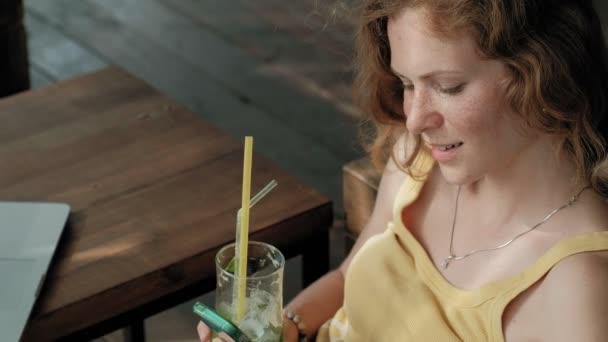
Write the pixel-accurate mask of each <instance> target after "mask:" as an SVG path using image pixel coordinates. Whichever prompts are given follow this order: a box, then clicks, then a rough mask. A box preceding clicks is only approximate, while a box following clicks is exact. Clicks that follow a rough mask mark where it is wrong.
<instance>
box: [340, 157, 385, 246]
mask: <svg viewBox="0 0 608 342" xmlns="http://www.w3.org/2000/svg"><path fill="white" fill-rule="evenodd" d="M380 176H381V174H380V172H379V171H378V170H376V168H375V167H374V165H373V164H372V162H371V160H370V158H369V157H364V158H361V159H357V160H353V161H351V162H349V163H348V164H346V165H344V167H343V168H342V182H343V184H342V186H343V187H342V189H343V199H344V212H345V213H346V247H347V250H349V249H350V248H351V247H352V244H353V243H354V241H355V240H356V239H357V237H358V236H359V234H360V233H361V231H362V230H363V227H364V226H365V224H366V223H367V220H369V217H370V215H371V213H372V210H373V208H374V202H375V201H376V194H377V193H378V185H379V183H380Z"/></svg>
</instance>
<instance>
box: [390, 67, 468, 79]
mask: <svg viewBox="0 0 608 342" xmlns="http://www.w3.org/2000/svg"><path fill="white" fill-rule="evenodd" d="M391 72H392V73H393V74H395V76H397V77H399V78H402V79H409V78H407V77H405V76H403V75H402V74H400V73H399V72H398V71H397V70H395V69H394V68H393V67H392V66H391ZM450 74H451V75H461V74H463V72H462V71H457V70H433V71H431V72H427V73H426V74H424V75H421V76H420V77H419V78H420V79H429V78H432V77H434V76H437V75H450Z"/></svg>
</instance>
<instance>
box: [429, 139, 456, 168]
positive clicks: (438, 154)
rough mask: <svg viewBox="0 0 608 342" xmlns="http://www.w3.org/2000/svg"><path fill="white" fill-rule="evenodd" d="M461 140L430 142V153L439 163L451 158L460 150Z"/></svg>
mask: <svg viewBox="0 0 608 342" xmlns="http://www.w3.org/2000/svg"><path fill="white" fill-rule="evenodd" d="M462 145H463V143H462V142H458V143H452V144H441V145H440V144H431V155H432V156H433V159H435V160H436V161H438V162H440V163H446V162H448V161H450V160H453V159H454V158H455V157H456V155H457V154H458V152H460V150H462Z"/></svg>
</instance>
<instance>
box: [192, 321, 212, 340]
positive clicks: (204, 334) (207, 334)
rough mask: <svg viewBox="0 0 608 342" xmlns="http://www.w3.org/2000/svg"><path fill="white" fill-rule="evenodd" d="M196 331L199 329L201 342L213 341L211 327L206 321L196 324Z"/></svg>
mask: <svg viewBox="0 0 608 342" xmlns="http://www.w3.org/2000/svg"><path fill="white" fill-rule="evenodd" d="M196 331H198V338H200V340H201V342H209V341H211V329H209V327H208V326H207V325H205V323H203V322H198V325H197V326H196Z"/></svg>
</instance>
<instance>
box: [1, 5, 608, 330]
mask: <svg viewBox="0 0 608 342" xmlns="http://www.w3.org/2000/svg"><path fill="white" fill-rule="evenodd" d="M2 1H7V2H13V0H2ZM595 2H596V6H597V7H598V9H599V12H600V16H601V17H602V18H603V19H604V18H606V16H607V15H608V1H605V0H596V1H595ZM357 3H358V1H356V0H340V1H335V0H78V1H76V0H24V1H23V4H24V8H25V12H24V20H25V27H26V30H27V33H28V36H27V46H28V49H29V72H30V78H31V82H32V88H40V87H44V86H47V85H49V84H53V83H56V82H59V81H63V80H66V79H70V78H74V77H77V76H80V75H83V74H85V73H89V72H93V71H96V70H99V69H102V68H104V67H106V66H109V65H118V66H120V67H122V68H124V69H125V70H127V71H128V72H130V73H131V74H133V75H135V76H136V77H138V78H140V79H142V80H144V81H146V82H148V83H149V84H151V85H152V86H153V87H155V88H157V89H158V90H159V91H161V92H162V93H164V94H166V95H168V96H170V97H172V98H173V99H175V100H176V101H177V102H179V103H180V104H182V105H183V106H185V107H187V108H188V109H190V110H191V111H193V112H194V113H197V114H198V115H200V116H201V117H202V118H204V119H205V120H206V121H208V122H210V123H211V124H213V125H215V126H217V127H219V128H221V129H223V130H224V131H226V132H227V133H229V134H231V135H233V136H235V137H238V138H240V137H242V136H244V135H252V136H254V137H255V152H256V153H259V154H261V155H263V156H266V157H267V158H269V159H271V160H273V161H274V162H275V163H276V164H278V165H279V166H281V167H283V168H284V169H286V170H287V171H288V172H290V173H291V174H293V175H295V176H297V177H299V178H300V179H301V180H303V181H304V182H306V183H308V184H309V185H312V186H314V187H316V188H317V189H319V190H321V191H322V192H323V193H325V194H326V195H327V196H328V197H330V198H331V199H332V200H333V202H334V211H335V222H334V226H333V228H332V234H331V238H332V242H331V260H332V265H331V266H332V267H336V266H337V265H338V264H339V262H340V261H341V259H342V258H343V255H344V244H343V234H344V211H343V208H342V188H341V183H342V170H341V168H342V166H343V165H344V164H345V163H347V162H349V161H351V160H353V159H357V158H359V157H361V156H363V154H364V153H363V151H362V150H361V148H360V147H359V145H358V142H357V130H356V128H357V127H356V120H355V119H356V118H357V116H358V112H357V110H356V108H354V107H353V105H352V98H351V88H350V86H351V82H352V55H353V38H354V27H355V22H354V18H353V17H352V16H351V15H352V11H353V6H354V5H355V4H357ZM604 22H605V20H604ZM279 186H280V185H279ZM299 270H300V260H299V259H298V258H295V259H292V260H290V261H289V262H288V264H287V267H286V276H285V278H286V283H285V297H286V298H285V300H286V301H288V300H289V299H290V298H292V297H293V296H294V295H295V294H296V293H297V292H298V291H300V285H299V284H300V278H299ZM201 300H203V301H205V302H207V303H212V302H213V293H211V294H209V295H206V296H204V297H203V298H201ZM190 308H191V303H185V304H184V305H181V306H178V307H176V308H173V309H171V310H168V311H166V312H163V313H161V314H159V315H156V316H154V317H152V318H150V319H148V320H147V321H146V330H147V338H148V340H149V341H196V340H197V338H196V331H195V325H196V322H197V320H196V318H195V317H194V316H193V315H192V314H191V309H190ZM122 340H123V338H122V334H121V333H120V332H115V333H112V334H110V335H107V336H105V337H103V338H102V339H99V340H97V341H108V342H109V341H122Z"/></svg>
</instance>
